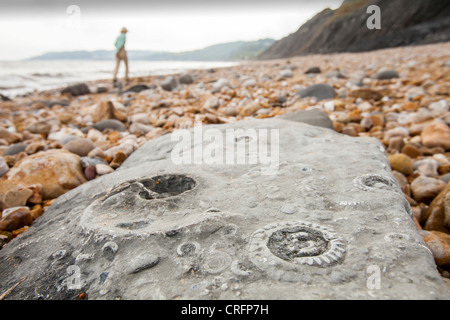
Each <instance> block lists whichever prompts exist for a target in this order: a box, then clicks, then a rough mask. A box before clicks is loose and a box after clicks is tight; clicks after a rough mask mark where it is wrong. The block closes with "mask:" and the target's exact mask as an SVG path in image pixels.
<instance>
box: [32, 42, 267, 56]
mask: <svg viewBox="0 0 450 320" xmlns="http://www.w3.org/2000/svg"><path fill="white" fill-rule="evenodd" d="M274 42H275V40H273V39H261V40H257V41H236V42H228V43H222V44H217V45H213V46H209V47H206V48H204V49H199V50H193V51H186V52H163V51H139V50H129V51H128V58H129V59H130V60H152V61H161V60H167V61H173V60H176V61H235V60H247V59H251V58H254V57H255V56H256V55H258V54H259V53H261V52H263V51H264V50H266V49H267V48H268V47H269V46H270V45H272V44H273V43H274ZM111 59H114V51H112V50H111V51H108V50H97V51H71V52H48V53H45V54H43V55H41V56H38V57H33V58H31V60H111Z"/></svg>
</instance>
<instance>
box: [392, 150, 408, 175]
mask: <svg viewBox="0 0 450 320" xmlns="http://www.w3.org/2000/svg"><path fill="white" fill-rule="evenodd" d="M388 160H389V164H390V165H391V168H392V170H395V171H398V172H401V173H402V174H404V175H405V176H409V175H410V174H412V173H413V163H412V161H411V159H410V158H409V157H408V156H407V155H405V154H403V153H398V154H395V155H392V156H389V157H388Z"/></svg>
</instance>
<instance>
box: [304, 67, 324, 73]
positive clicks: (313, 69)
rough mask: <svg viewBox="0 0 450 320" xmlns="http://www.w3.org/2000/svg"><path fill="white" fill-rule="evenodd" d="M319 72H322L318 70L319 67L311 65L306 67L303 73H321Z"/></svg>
mask: <svg viewBox="0 0 450 320" xmlns="http://www.w3.org/2000/svg"><path fill="white" fill-rule="evenodd" d="M321 72H322V70H320V68H319V67H311V68H308V69H307V70H306V71H305V74H318V73H321Z"/></svg>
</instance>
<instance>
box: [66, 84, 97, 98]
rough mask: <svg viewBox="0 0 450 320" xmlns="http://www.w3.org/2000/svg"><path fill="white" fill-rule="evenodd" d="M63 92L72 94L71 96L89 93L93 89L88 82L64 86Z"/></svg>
mask: <svg viewBox="0 0 450 320" xmlns="http://www.w3.org/2000/svg"><path fill="white" fill-rule="evenodd" d="M61 93H62V94H70V95H71V96H80V95H85V94H89V93H91V91H90V90H89V87H88V86H87V85H86V84H84V83H80V84H76V85H72V86H68V87H66V88H64V89H63V90H61Z"/></svg>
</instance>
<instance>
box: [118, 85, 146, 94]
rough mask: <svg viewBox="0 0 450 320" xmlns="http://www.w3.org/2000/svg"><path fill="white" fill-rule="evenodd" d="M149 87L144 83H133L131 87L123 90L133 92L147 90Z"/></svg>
mask: <svg viewBox="0 0 450 320" xmlns="http://www.w3.org/2000/svg"><path fill="white" fill-rule="evenodd" d="M148 88H149V87H148V86H147V85H146V84H142V83H141V84H135V85H133V86H131V87H129V88H128V89H125V91H124V92H135V93H139V92H141V91H144V90H147V89H148Z"/></svg>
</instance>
